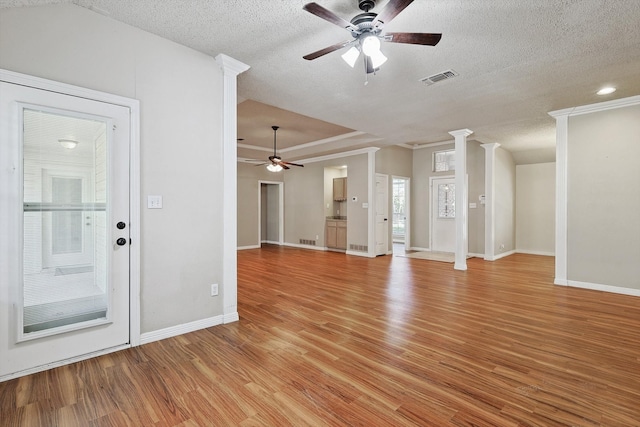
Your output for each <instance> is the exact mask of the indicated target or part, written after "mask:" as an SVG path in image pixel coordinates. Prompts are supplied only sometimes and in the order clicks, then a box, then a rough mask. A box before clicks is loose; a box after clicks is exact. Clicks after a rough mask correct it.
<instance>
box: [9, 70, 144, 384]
mask: <svg viewBox="0 0 640 427" xmlns="http://www.w3.org/2000/svg"><path fill="white" fill-rule="evenodd" d="M0 74H1V70H0ZM9 79H10V80H11V79H17V80H18V81H19V83H10V82H5V81H0V194H1V195H2V202H0V265H1V266H2V267H1V268H0V283H1V285H0V381H3V380H4V379H8V378H15V377H16V376H20V375H23V374H25V373H28V372H34V370H35V371H37V370H42V369H46V368H48V367H50V366H53V365H56V364H63V363H66V362H67V361H70V360H75V359H77V358H78V357H85V356H87V355H90V354H97V353H102V352H105V351H109V350H112V349H118V348H123V347H125V346H127V345H128V343H129V335H130V329H129V328H130V325H131V323H130V314H131V311H130V292H131V289H130V274H131V271H130V267H129V266H130V261H131V260H130V253H131V249H130V242H131V241H130V234H129V233H130V228H131V224H130V219H129V212H130V199H129V198H130V189H131V181H130V149H131V146H130V141H131V139H130V136H131V123H132V118H131V110H130V108H129V107H128V106H126V105H129V104H132V105H133V104H135V102H133V100H127V99H125V98H117V97H116V98H114V96H112V95H108V94H102V93H100V92H94V91H89V90H87V89H81V88H75V87H72V86H68V85H60V84H57V83H55V82H47V81H45V80H34V79H31V78H22V77H20V76H18V75H14V74H11V75H10V76H9ZM36 83H37V84H43V85H45V86H47V87H53V88H55V89H56V90H48V89H43V88H38V87H33V86H30V84H36ZM66 90H70V91H71V92H72V93H79V94H81V95H82V96H75V95H72V94H65V93H61V91H62V92H64V91H66ZM93 96H95V97H96V99H92V98H91V97H93ZM105 98H107V100H104V99H105ZM108 100H109V101H117V103H114V102H107V101H108ZM130 101H131V102H130ZM120 102H124V105H123V104H120Z"/></svg>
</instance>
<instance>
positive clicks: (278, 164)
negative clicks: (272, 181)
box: [267, 126, 304, 172]
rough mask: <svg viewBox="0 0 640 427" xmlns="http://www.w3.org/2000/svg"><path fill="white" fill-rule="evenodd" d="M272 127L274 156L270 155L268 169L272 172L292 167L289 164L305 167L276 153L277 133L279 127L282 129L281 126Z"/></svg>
mask: <svg viewBox="0 0 640 427" xmlns="http://www.w3.org/2000/svg"><path fill="white" fill-rule="evenodd" d="M271 129H273V156H269V163H267V169H269V171H270V172H280V171H281V170H282V169H290V168H289V166H300V167H302V168H303V167H304V165H301V164H298V163H291V162H285V161H284V160H282V158H281V157H280V156H278V155H277V154H276V133H277V132H278V129H280V126H271Z"/></svg>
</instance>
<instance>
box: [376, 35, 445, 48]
mask: <svg viewBox="0 0 640 427" xmlns="http://www.w3.org/2000/svg"><path fill="white" fill-rule="evenodd" d="M441 38H442V34H437V33H386V34H385V35H384V41H386V42H391V43H407V44H422V45H427V46H435V45H437V44H438V42H439V41H440V39H441Z"/></svg>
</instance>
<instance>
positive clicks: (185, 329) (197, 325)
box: [140, 315, 223, 344]
mask: <svg viewBox="0 0 640 427" xmlns="http://www.w3.org/2000/svg"><path fill="white" fill-rule="evenodd" d="M222 323H223V316H222V315H218V316H214V317H209V318H208V319H201V320H196V321H194V322H189V323H183V324H181V325H176V326H171V327H168V328H164V329H158V330H156V331H152V332H145V333H144V334H142V336H141V337H140V344H149V343H150V342H154V341H160V340H163V339H166V338H171V337H175V336H178V335H183V334H188V333H189V332H194V331H198V330H200V329H205V328H210V327H212V326H218V325H221V324H222Z"/></svg>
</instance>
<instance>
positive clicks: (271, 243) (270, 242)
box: [260, 240, 280, 246]
mask: <svg viewBox="0 0 640 427" xmlns="http://www.w3.org/2000/svg"><path fill="white" fill-rule="evenodd" d="M260 243H264V244H267V245H278V246H279V245H280V242H273V241H271V240H263V241H262V242H260Z"/></svg>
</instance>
